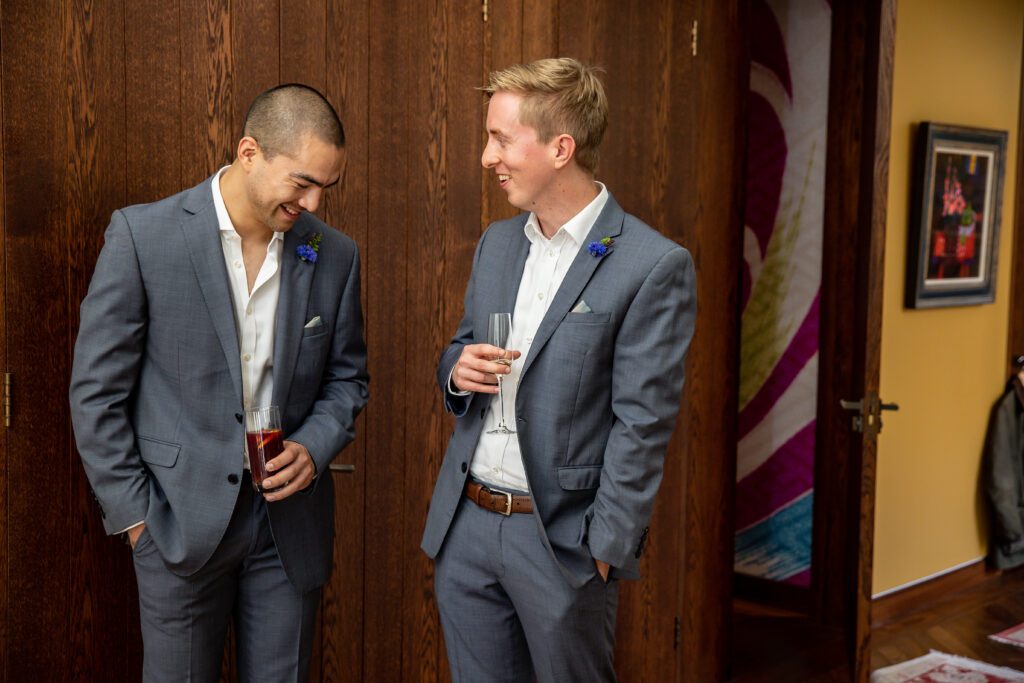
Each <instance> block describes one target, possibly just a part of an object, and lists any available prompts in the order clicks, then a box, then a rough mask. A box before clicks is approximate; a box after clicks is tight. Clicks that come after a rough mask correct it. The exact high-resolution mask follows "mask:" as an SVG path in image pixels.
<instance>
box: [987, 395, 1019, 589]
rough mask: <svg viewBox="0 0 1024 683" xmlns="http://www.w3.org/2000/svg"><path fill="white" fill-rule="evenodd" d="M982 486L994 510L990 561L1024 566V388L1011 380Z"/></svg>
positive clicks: (999, 407)
mask: <svg viewBox="0 0 1024 683" xmlns="http://www.w3.org/2000/svg"><path fill="white" fill-rule="evenodd" d="M985 450H986V452H985V460H984V463H983V465H982V473H981V476H982V483H983V485H984V489H985V495H986V497H987V498H988V502H989V506H990V508H991V511H992V534H991V539H990V541H989V561H990V562H991V563H992V564H993V565H994V566H995V567H997V568H999V569H1010V568H1012V567H1016V566H1018V565H1021V564H1024V385H1022V384H1021V380H1020V378H1019V377H1014V378H1013V379H1012V380H1010V383H1009V385H1008V386H1007V389H1006V393H1005V394H1003V397H1002V399H1000V400H999V403H998V404H997V405H996V409H995V414H994V415H993V417H992V422H991V424H990V426H989V434H988V442H987V444H986V449H985Z"/></svg>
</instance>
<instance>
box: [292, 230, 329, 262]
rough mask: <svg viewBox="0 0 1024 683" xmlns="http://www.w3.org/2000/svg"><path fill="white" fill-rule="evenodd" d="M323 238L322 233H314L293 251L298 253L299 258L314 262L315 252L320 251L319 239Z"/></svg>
mask: <svg viewBox="0 0 1024 683" xmlns="http://www.w3.org/2000/svg"><path fill="white" fill-rule="evenodd" d="M321 239H323V235H321V234H320V233H316V234H315V235H313V236H312V237H310V238H309V239H308V240H306V243H305V244H300V245H299V246H298V247H297V248H296V249H295V253H297V254H298V255H299V258H300V259H302V260H303V261H307V262H309V263H316V255H317V252H319V251H320V240H321Z"/></svg>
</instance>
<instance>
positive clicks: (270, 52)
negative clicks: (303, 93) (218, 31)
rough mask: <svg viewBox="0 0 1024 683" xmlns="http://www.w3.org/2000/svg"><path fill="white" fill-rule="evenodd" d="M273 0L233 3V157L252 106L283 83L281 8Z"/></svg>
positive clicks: (237, 0) (234, 0)
mask: <svg viewBox="0 0 1024 683" xmlns="http://www.w3.org/2000/svg"><path fill="white" fill-rule="evenodd" d="M280 4H281V3H280V2H279V0H278V1H272V0H233V2H232V3H231V65H232V74H231V76H232V84H231V86H232V87H231V121H230V128H229V133H230V135H229V136H228V139H229V140H230V141H231V144H232V147H231V152H230V157H231V158H232V159H234V156H235V151H236V149H237V142H238V140H239V138H241V136H242V127H243V126H244V125H245V115H246V113H248V111H249V105H250V104H252V101H253V100H254V99H256V96H257V95H259V94H260V93H261V92H263V91H264V90H267V89H268V88H272V87H274V86H275V85H278V84H279V83H280V82H281V22H280V19H281V8H280Z"/></svg>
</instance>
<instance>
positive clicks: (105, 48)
mask: <svg viewBox="0 0 1024 683" xmlns="http://www.w3.org/2000/svg"><path fill="white" fill-rule="evenodd" d="M66 17H67V18H66V21H65V24H64V29H65V35H64V43H65V46H66V50H67V87H66V91H67V94H66V98H67V103H68V115H67V117H66V119H65V124H66V139H67V141H68V162H67V172H66V175H65V177H64V182H65V186H64V193H65V195H66V197H67V216H66V221H65V225H66V226H67V228H66V230H67V233H66V237H65V243H66V245H67V267H68V275H69V276H68V298H67V301H66V307H67V308H66V316H67V318H66V319H67V324H68V330H69V336H68V343H69V346H68V348H67V349H66V351H65V353H66V358H67V362H68V367H70V362H71V357H72V352H73V343H74V336H75V335H74V331H75V330H77V328H78V307H79V302H80V301H81V300H82V298H83V297H84V296H85V293H86V291H87V289H88V286H89V280H90V277H91V275H92V265H93V263H95V260H96V256H97V255H98V253H99V250H100V247H101V246H102V236H103V228H104V226H106V224H107V221H108V219H109V216H110V213H111V212H112V211H113V210H114V209H116V208H118V207H120V206H122V205H123V204H124V201H125V142H124V135H123V132H124V121H125V95H124V93H125V87H124V70H123V69H121V68H114V69H111V68H109V67H110V65H112V64H113V65H117V64H119V63H121V62H122V61H123V55H124V12H123V6H122V5H121V4H119V3H94V2H91V1H86V2H75V3H69V11H68V14H67V15H66ZM69 446H70V449H69V452H68V454H67V470H68V472H69V475H70V478H71V482H70V483H71V486H70V515H69V517H68V520H67V524H68V531H69V542H68V546H67V550H68V553H69V555H70V560H71V562H70V572H69V581H70V596H69V604H70V605H71V606H72V609H71V610H70V612H69V614H68V617H69V619H70V625H69V631H70V632H69V643H68V649H69V650H70V652H71V653H72V661H71V663H70V678H71V679H72V680H80V681H85V680H92V681H97V680H118V679H122V678H123V677H124V676H125V674H126V671H125V669H124V662H123V659H122V658H120V657H111V656H110V640H111V639H110V635H111V634H122V633H126V632H127V621H128V618H129V616H130V614H131V607H130V605H131V604H132V603H134V602H135V601H136V598H135V596H134V595H133V591H131V590H125V587H128V588H129V589H131V588H132V587H133V586H134V571H133V567H132V562H131V557H130V555H129V553H128V552H127V548H126V547H125V546H124V544H122V543H120V540H119V539H115V538H111V537H108V536H107V535H106V531H105V530H104V529H103V524H102V519H101V517H100V515H99V514H97V512H98V511H97V508H96V504H95V502H94V501H93V497H92V490H91V487H90V485H89V482H88V480H87V479H86V476H85V471H84V469H83V467H82V465H81V461H80V459H79V457H78V453H77V451H76V449H75V448H74V444H73V442H71V440H70V434H69Z"/></svg>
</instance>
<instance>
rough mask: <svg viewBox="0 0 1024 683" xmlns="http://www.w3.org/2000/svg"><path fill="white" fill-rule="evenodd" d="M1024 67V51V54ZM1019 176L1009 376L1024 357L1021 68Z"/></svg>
mask: <svg viewBox="0 0 1024 683" xmlns="http://www.w3.org/2000/svg"><path fill="white" fill-rule="evenodd" d="M1021 64H1022V65H1024V51H1022V55H1021ZM1017 110H1018V116H1019V118H1018V120H1017V135H1016V139H1017V164H1016V169H1017V175H1016V177H1015V178H1014V179H1013V185H1014V188H1015V191H1014V193H1013V196H1014V197H1015V200H1014V203H1013V204H1014V205H1013V257H1012V259H1011V261H1010V311H1009V316H1010V320H1009V329H1008V331H1007V344H1006V355H1007V358H1006V375H1007V377H1010V376H1012V375H1013V374H1014V373H1016V372H1018V371H1019V369H1020V368H1019V367H1018V366H1017V363H1016V359H1017V357H1018V356H1024V145H1022V144H1020V139H1021V137H1020V136H1021V133H1024V68H1022V69H1021V83H1020V102H1019V104H1018V107H1017Z"/></svg>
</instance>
